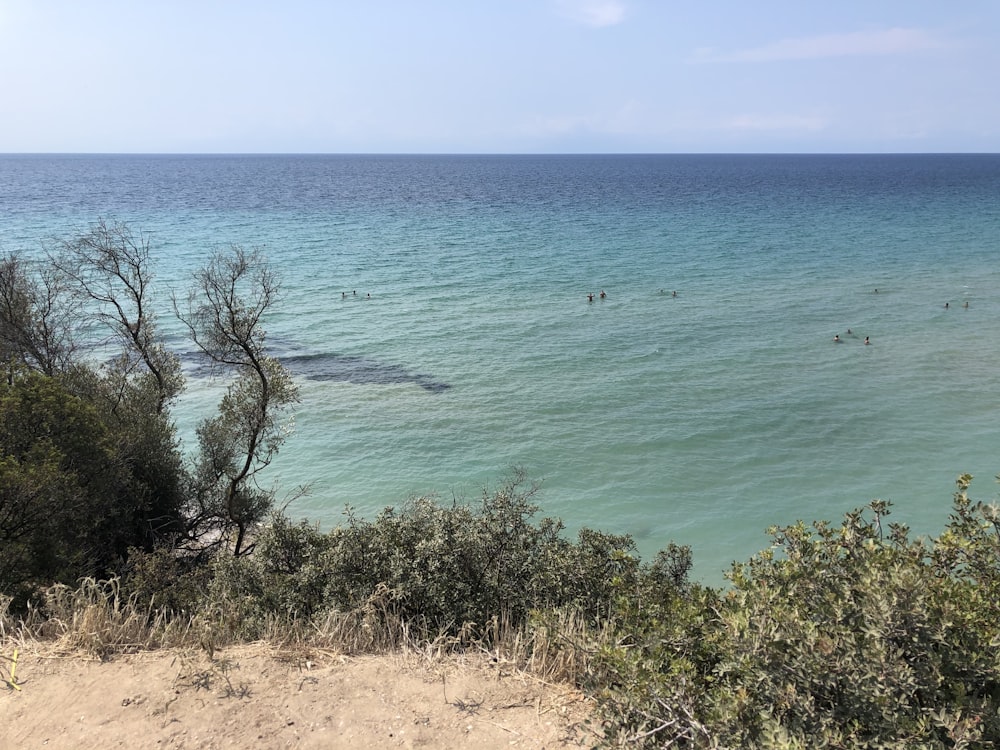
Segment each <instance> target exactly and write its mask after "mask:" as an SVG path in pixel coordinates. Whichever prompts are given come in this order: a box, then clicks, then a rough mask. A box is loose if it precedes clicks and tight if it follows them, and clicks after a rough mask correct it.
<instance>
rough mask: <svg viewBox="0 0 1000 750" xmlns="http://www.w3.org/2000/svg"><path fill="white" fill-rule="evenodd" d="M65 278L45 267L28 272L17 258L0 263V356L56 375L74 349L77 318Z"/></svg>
mask: <svg viewBox="0 0 1000 750" xmlns="http://www.w3.org/2000/svg"><path fill="white" fill-rule="evenodd" d="M67 281H68V280H67V278H66V276H65V274H63V273H62V272H61V271H60V270H59V269H58V268H56V267H54V266H50V265H45V266H42V267H40V268H38V269H32V268H31V267H30V264H29V263H28V262H26V261H25V260H23V259H22V258H21V257H20V256H19V255H17V254H15V253H11V254H9V255H6V256H4V257H3V258H2V259H0V356H2V357H3V360H4V361H5V362H8V363H10V362H16V363H19V364H21V365H23V366H24V367H27V368H29V369H32V370H35V371H37V372H41V373H44V374H45V375H55V374H56V373H57V372H60V371H63V370H65V369H66V368H67V367H68V366H69V364H70V363H71V362H72V360H73V355H74V352H75V350H76V341H75V338H76V331H77V329H78V327H79V321H80V319H81V316H80V315H79V307H78V305H77V303H76V300H75V299H74V298H73V296H72V295H71V294H70V289H69V286H68V283H67Z"/></svg>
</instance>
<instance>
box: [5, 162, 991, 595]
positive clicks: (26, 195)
mask: <svg viewBox="0 0 1000 750" xmlns="http://www.w3.org/2000/svg"><path fill="white" fill-rule="evenodd" d="M0 175H2V178H3V179H2V180H0V206H2V208H3V209H4V210H3V213H2V216H0V249H2V250H5V251H11V250H24V251H27V252H38V251H39V248H40V247H42V246H43V245H44V244H45V242H46V241H47V240H48V239H49V238H53V237H61V238H67V237H71V236H72V234H73V233H74V232H76V231H79V230H81V229H83V228H85V227H86V225H87V224H88V223H89V222H91V221H93V220H95V219H97V218H98V217H102V216H103V217H107V218H117V219H121V220H125V221H127V222H129V223H130V224H131V225H132V227H133V228H135V229H141V230H142V231H144V232H145V233H147V234H148V236H149V237H150V239H151V241H152V244H153V248H154V253H155V255H156V259H157V273H158V277H157V280H158V282H159V283H160V284H161V287H160V288H161V294H162V295H163V298H164V299H165V298H166V295H167V293H168V291H169V290H180V289H182V288H183V286H184V285H185V283H186V280H187V279H188V278H189V276H190V273H191V272H192V271H193V270H194V269H195V268H196V267H198V265H199V264H200V263H203V262H204V260H205V259H206V258H207V257H208V255H209V253H210V252H211V251H212V250H215V249H219V248H223V247H225V246H227V245H229V244H230V243H238V244H242V245H244V246H247V247H261V248H262V249H263V250H264V251H265V253H266V254H267V255H268V257H269V258H270V260H271V262H272V263H273V265H274V266H275V267H276V268H277V269H278V270H279V272H280V274H281V276H282V279H283V289H284V298H283V301H282V303H281V305H280V307H279V308H278V309H277V310H276V311H275V314H274V315H273V316H272V318H271V320H270V321H269V332H270V340H271V344H272V346H273V347H274V350H275V353H277V354H279V355H280V356H282V357H283V358H284V359H285V361H286V362H287V364H288V366H289V367H290V368H291V369H292V370H293V372H295V373H296V377H297V379H298V381H299V383H300V385H301V389H302V402H301V404H300V407H299V409H298V410H297V412H296V414H295V434H294V435H293V436H292V437H291V438H290V439H289V441H288V443H287V444H286V446H285V448H284V450H283V452H282V453H281V455H280V456H279V458H278V460H277V461H276V462H275V464H274V466H273V467H272V468H271V470H270V474H271V478H272V480H273V481H274V482H276V483H277V484H278V485H279V486H280V488H281V489H282V491H290V490H291V488H292V487H293V486H294V485H297V484H299V483H302V482H307V483H309V484H310V487H311V488H310V493H309V494H308V495H307V496H306V497H304V498H301V499H299V500H297V501H295V503H294V504H293V505H292V506H291V508H290V512H291V513H292V514H294V515H302V516H307V517H310V518H314V519H316V520H319V521H320V522H321V523H322V524H323V525H324V526H326V527H329V526H331V525H333V524H335V523H336V522H337V521H338V518H339V514H340V512H341V511H342V509H343V508H344V506H346V505H352V506H354V507H356V508H357V509H358V510H359V511H361V512H362V513H373V512H375V511H376V510H377V509H379V508H381V507H382V506H384V505H387V504H399V503H400V502H402V501H403V500H404V499H405V498H406V497H408V496H410V495H412V494H419V493H428V492H436V493H438V494H439V495H441V496H442V497H443V498H445V499H450V498H451V497H452V496H453V495H458V496H466V497H471V496H476V495H478V493H479V490H480V488H481V487H482V486H483V485H484V484H486V483H491V482H494V481H495V480H496V478H497V477H498V476H499V475H501V474H503V472H504V471H505V470H506V468H507V467H509V466H511V465H522V466H524V467H525V468H526V469H527V470H528V472H529V474H530V475H531V476H532V477H534V478H536V479H538V480H541V481H542V487H543V490H542V493H541V495H540V503H541V505H542V506H543V513H544V514H546V515H555V516H560V517H561V518H563V519H564V521H565V522H566V524H567V526H568V527H569V529H570V530H573V529H576V528H579V527H581V526H593V527H599V528H602V529H605V530H609V531H615V532H628V533H632V534H633V535H634V536H635V537H636V539H637V540H638V542H639V545H640V549H641V550H642V552H643V554H644V555H651V554H652V553H653V552H654V551H655V550H656V549H657V548H659V547H660V546H662V545H664V544H665V543H666V542H667V541H670V540H673V541H676V542H679V543H685V544H691V545H692V546H693V548H694V552H695V561H696V565H697V573H698V575H699V576H700V577H702V578H703V579H705V580H708V581H711V582H717V581H719V580H721V570H722V569H723V568H724V567H725V566H726V565H727V564H728V563H729V562H730V561H732V560H735V559H745V558H746V557H748V556H750V555H751V554H753V553H754V552H755V551H757V550H758V549H761V548H762V547H764V546H765V545H766V543H767V538H766V536H765V534H764V529H765V527H766V526H768V525H770V524H772V523H790V522H792V521H794V520H796V519H804V520H811V519H814V518H827V519H834V520H835V519H837V518H838V517H839V516H840V515H841V514H842V513H843V512H845V511H847V510H849V509H851V508H853V507H856V506H859V505H862V504H864V503H865V502H867V501H868V500H869V499H871V498H873V497H882V498H885V499H889V500H892V501H893V503H894V504H895V516H896V518H897V519H898V520H903V521H906V522H908V523H910V525H911V526H913V527H914V529H915V530H917V531H920V532H934V531H937V530H938V529H940V527H941V525H942V524H943V522H944V520H945V519H946V517H947V513H948V509H949V506H950V498H951V493H952V491H953V489H954V484H953V483H954V479H955V477H956V476H957V475H958V474H960V473H962V472H966V471H968V472H971V473H973V474H975V475H976V476H977V480H978V481H977V482H976V483H975V484H974V485H973V486H974V489H975V490H976V493H975V494H977V495H978V496H979V497H980V498H982V499H993V498H994V497H995V495H996V488H995V484H994V482H993V477H994V475H995V474H996V473H997V472H998V471H1000V460H998V459H1000V454H998V448H1000V440H998V437H1000V428H998V426H997V425H998V424H1000V420H998V417H1000V405H998V398H997V396H998V394H1000V346H998V345H997V344H998V343H1000V341H998V338H1000V327H998V321H1000V269H998V263H997V260H998V258H1000V252H998V251H1000V201H998V196H1000V157H997V156H858V157H852V156H841V157H831V156H815V157H810V156H798V157H795V156H770V157H769V156H757V157H738V156H703V157H698V156H686V157H685V156H647V157H642V156H618V157H612V156H608V157H582V156H581V157H390V156H383V157H363V156H352V157H346V156H345V157H335V156H331V157H320V156H315V157H291V156H273V157H250V156H246V157H223V156H219V157H193V156H192V157H169V156H158V157H140V156H121V157H97V156H79V157H72V156H66V157H42V156H38V157H28V156H22V157H0ZM601 289H604V290H605V291H606V292H607V298H606V299H604V300H600V299H595V301H594V302H592V303H589V302H588V301H587V297H586V295H587V294H588V293H594V294H596V293H597V292H599V291H600V290H601ZM875 289H878V293H875V291H874V290H875ZM674 290H676V291H677V296H676V297H674V296H673V295H672V294H671V292H673V291H674ZM354 291H357V296H355V295H354V294H353V292H354ZM344 293H346V295H347V296H346V297H344V296H342V295H344ZM368 294H371V299H368V298H367V295H368ZM945 302H948V303H949V309H947V310H946V309H945V308H944V303H945ZM965 302H968V303H969V307H968V308H965V307H964V306H963V305H964V303H965ZM162 323H163V325H164V328H165V330H166V331H167V332H168V333H169V334H170V335H171V336H172V338H171V341H172V342H174V345H176V346H177V348H178V350H179V351H182V352H185V351H187V345H186V344H184V342H183V341H182V340H181V339H180V338H179V337H175V334H177V333H178V332H179V328H178V327H177V326H176V325H175V324H174V323H173V322H172V321H171V320H170V319H169V316H168V315H167V308H164V314H163V320H162ZM848 328H850V329H852V331H853V335H848V334H847V333H846V331H847V329H848ZM838 333H839V335H840V336H841V338H843V339H844V341H843V343H840V344H835V343H833V341H832V339H833V336H834V334H838ZM865 336H871V340H872V344H871V345H870V346H865V345H864V344H863V340H864V337H865ZM192 375H193V377H192V379H191V381H190V383H189V388H188V391H187V393H186V395H185V397H184V400H183V401H182V403H181V404H180V405H179V407H178V409H177V412H176V413H177V418H178V422H179V426H180V427H181V433H182V434H183V435H190V431H191V427H192V425H193V424H194V423H195V421H196V420H197V419H198V418H199V416H200V415H202V414H204V412H205V410H206V409H208V408H210V407H211V404H212V402H213V399H214V398H215V397H216V396H217V395H218V391H219V386H218V384H215V383H213V382H212V381H210V380H208V379H206V378H204V377H201V376H199V375H198V374H197V372H196V371H194V370H192Z"/></svg>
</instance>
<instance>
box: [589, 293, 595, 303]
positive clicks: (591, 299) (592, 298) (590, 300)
mask: <svg viewBox="0 0 1000 750" xmlns="http://www.w3.org/2000/svg"><path fill="white" fill-rule="evenodd" d="M593 301H594V295H593V294H588V295H587V302H593Z"/></svg>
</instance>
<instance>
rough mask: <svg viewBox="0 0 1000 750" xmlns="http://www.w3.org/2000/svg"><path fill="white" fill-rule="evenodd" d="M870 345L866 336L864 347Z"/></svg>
mask: <svg viewBox="0 0 1000 750" xmlns="http://www.w3.org/2000/svg"><path fill="white" fill-rule="evenodd" d="M870 343H871V341H869V340H868V337H867V336H865V346H868V344H870Z"/></svg>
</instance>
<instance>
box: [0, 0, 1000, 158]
mask: <svg viewBox="0 0 1000 750" xmlns="http://www.w3.org/2000/svg"><path fill="white" fill-rule="evenodd" d="M0 76H2V79H0V80H2V89H0V152H126V153H135V152H171V153H176V152H181V153H203V152H228V153H232V152H240V153H242V152H280V153H288V152H322V153H600V152H605V153H621V152H666V153H673V152H887V151H889V152H933V151H966V152H968V151H972V152H981V151H990V152H997V151H1000V83H998V79H1000V0H954V1H952V2H946V1H945V0H839V1H837V2H834V1H832V0H823V1H822V2H820V1H819V0H817V1H816V2H813V1H812V0H725V1H723V0H677V1H674V0H492V1H487V0H352V1H350V2H347V1H346V0H326V1H325V2H324V1H320V0H316V1H315V2H310V1H308V0H284V1H282V0H273V1H272V2H264V1H262V0H261V1H258V0H246V1H244V2H237V1H236V0H170V1H168V0H0Z"/></svg>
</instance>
